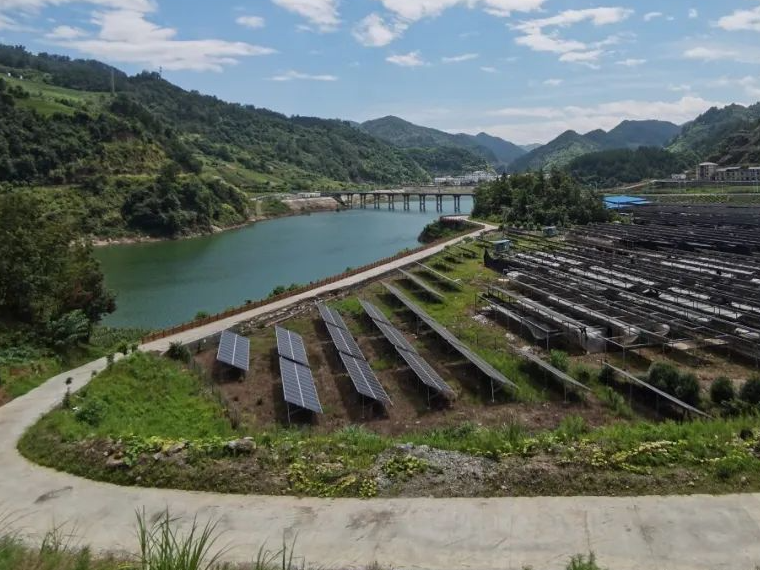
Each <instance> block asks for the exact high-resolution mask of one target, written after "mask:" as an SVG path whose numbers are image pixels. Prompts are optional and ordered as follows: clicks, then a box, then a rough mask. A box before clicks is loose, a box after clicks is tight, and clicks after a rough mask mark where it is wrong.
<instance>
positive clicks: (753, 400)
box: [739, 375, 760, 406]
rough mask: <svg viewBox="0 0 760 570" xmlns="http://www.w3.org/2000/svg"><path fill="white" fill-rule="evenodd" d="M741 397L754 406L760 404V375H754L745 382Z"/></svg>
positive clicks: (740, 393)
mask: <svg viewBox="0 0 760 570" xmlns="http://www.w3.org/2000/svg"><path fill="white" fill-rule="evenodd" d="M739 398H740V399H741V400H742V401H743V402H747V403H748V404H752V405H753V406H757V405H758V404H760V376H758V375H755V376H752V377H750V378H749V379H748V380H747V381H746V382H745V383H744V385H743V386H742V389H741V391H740V392H739Z"/></svg>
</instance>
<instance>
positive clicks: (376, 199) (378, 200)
mask: <svg viewBox="0 0 760 570" xmlns="http://www.w3.org/2000/svg"><path fill="white" fill-rule="evenodd" d="M372 197H373V198H374V199H375V204H374V206H375V210H378V209H380V196H379V195H377V194H375V195H374V196H372Z"/></svg>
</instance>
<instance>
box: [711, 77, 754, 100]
mask: <svg viewBox="0 0 760 570" xmlns="http://www.w3.org/2000/svg"><path fill="white" fill-rule="evenodd" d="M709 85H710V87H729V88H732V89H735V88H740V89H742V90H743V91H744V92H745V93H746V94H747V95H748V96H749V97H752V98H753V99H759V98H760V78H757V77H754V76H752V75H747V76H745V77H739V78H730V77H721V78H720V79H716V80H714V81H711V82H710V83H709Z"/></svg>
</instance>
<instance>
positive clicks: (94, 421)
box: [74, 398, 106, 427]
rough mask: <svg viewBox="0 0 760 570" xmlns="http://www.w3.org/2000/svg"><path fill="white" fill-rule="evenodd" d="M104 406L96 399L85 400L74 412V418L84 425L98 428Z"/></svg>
mask: <svg viewBox="0 0 760 570" xmlns="http://www.w3.org/2000/svg"><path fill="white" fill-rule="evenodd" d="M105 411H106V410H105V405H104V404H103V402H101V401H100V400H98V399H96V398H91V399H88V400H86V401H85V402H84V403H83V404H82V406H81V407H80V408H79V409H78V410H77V411H76V414H74V417H76V419H77V420H78V421H80V422H82V423H84V424H87V425H89V426H92V427H98V426H99V425H100V422H102V421H103V416H104V415H105Z"/></svg>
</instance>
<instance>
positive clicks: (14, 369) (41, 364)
mask: <svg viewBox="0 0 760 570" xmlns="http://www.w3.org/2000/svg"><path fill="white" fill-rule="evenodd" d="M145 332H146V331H144V330H140V329H113V328H109V327H96V328H95V330H94V332H93V335H92V337H91V338H90V342H89V343H88V344H86V345H81V346H79V347H77V348H75V349H74V350H72V351H71V352H69V353H68V354H57V353H54V352H51V351H49V350H47V349H43V348H38V347H36V346H35V345H34V344H32V343H31V342H30V341H29V340H28V339H23V338H17V337H13V338H11V337H10V336H6V335H4V334H3V333H2V331H0V347H2V346H4V345H5V346H6V348H0V400H2V397H1V396H2V394H1V393H4V394H5V396H6V399H10V400H12V399H15V398H18V397H20V396H23V395H24V394H27V393H28V392H30V391H32V390H34V389H35V388H37V387H38V386H40V385H41V384H43V383H44V382H45V381H46V380H48V379H49V378H51V377H53V376H57V375H58V374H61V373H62V372H65V371H66V370H71V369H73V368H77V367H78V366H81V365H82V364H85V363H87V362H91V361H93V360H97V359H98V358H102V357H103V356H106V355H108V354H113V353H115V352H118V351H121V350H123V349H124V347H125V346H129V345H132V344H134V343H137V342H139V340H140V338H142V337H143V336H144V335H145Z"/></svg>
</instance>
